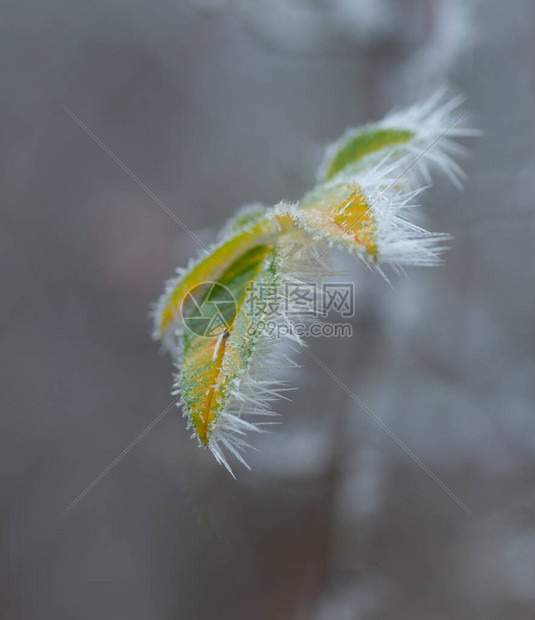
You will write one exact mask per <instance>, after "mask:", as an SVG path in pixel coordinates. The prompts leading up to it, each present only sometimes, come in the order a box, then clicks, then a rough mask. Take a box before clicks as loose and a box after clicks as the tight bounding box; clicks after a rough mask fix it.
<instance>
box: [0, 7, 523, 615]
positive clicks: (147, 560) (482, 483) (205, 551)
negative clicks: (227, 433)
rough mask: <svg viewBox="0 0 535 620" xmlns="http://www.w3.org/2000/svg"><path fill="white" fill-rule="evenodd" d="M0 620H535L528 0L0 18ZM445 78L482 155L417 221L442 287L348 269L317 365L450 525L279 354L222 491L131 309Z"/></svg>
mask: <svg viewBox="0 0 535 620" xmlns="http://www.w3.org/2000/svg"><path fill="white" fill-rule="evenodd" d="M1 23H2V36H1V38H0V50H1V53H0V65H1V73H0V84H1V92H2V97H1V102H0V106H1V108H0V127H1V140H2V149H1V158H2V166H1V172H0V173H1V175H2V187H3V197H2V207H1V220H0V264H1V271H2V304H1V306H0V312H1V317H2V320H1V332H0V343H1V353H2V364H1V368H2V371H1V373H0V387H1V394H2V425H3V428H2V434H1V436H2V444H3V446H2V449H1V450H0V458H1V476H2V507H1V525H2V527H1V545H2V553H1V574H0V583H1V587H2V591H1V597H0V608H1V617H2V618H6V619H11V618H23V619H26V618H39V619H47V618H54V619H55V620H57V619H64V618H65V619H70V618H77V619H85V618H87V619H94V618H110V619H112V618H113V619H122V618H125V619H127V618H128V619H129V620H137V619H147V618H151V619H155V620H160V619H180V620H193V619H201V620H205V619H206V620H211V619H224V620H227V619H229V620H230V619H232V620H242V619H243V620H249V619H251V618H255V619H261V620H263V619H266V620H267V619H269V620H272V619H277V620H279V619H281V620H282V619H292V620H293V619H297V620H308V619H312V620H331V619H333V620H353V619H364V618H365V619H368V618H370V619H375V618H381V619H392V620H393V619H399V618H411V619H413V618H422V619H426V620H427V619H429V618H433V619H450V618H461V619H473V618H484V619H485V620H493V619H502V618H503V619H524V618H525V619H532V618H533V617H535V491H534V476H535V408H534V403H535V357H534V353H535V329H534V327H535V324H534V319H535V286H534V284H535V253H534V251H533V249H534V245H535V243H534V235H535V217H534V216H535V209H534V205H533V195H534V193H535V152H534V148H533V145H534V134H535V67H534V62H535V37H534V34H533V33H534V31H535V3H533V2H531V1H529V0H510V1H509V2H503V1H502V0H485V1H483V2H479V3H478V2H472V3H466V2H462V1H454V0H441V1H435V2H431V1H430V0H405V1H401V0H398V1H394V0H323V1H319V0H291V1H290V0H288V1H287V2H282V0H274V1H271V2H267V1H265V0H255V1H253V0H227V1H225V0H220V1H216V0H214V1H212V2H209V1H205V2H200V1H199V2H195V1H193V0H191V1H189V2H184V1H180V0H174V1H173V2H171V1H169V0H153V1H152V2H139V1H136V2H126V1H125V0H114V1H108V2H105V1H103V0H97V1H95V2H91V3H89V2H85V3H82V2H77V1H74V2H72V1H71V2H68V1H67V0H50V1H49V2H46V3H42V2H36V1H35V0H32V1H30V2H25V1H22V2H15V1H14V0H4V2H3V3H2V8H1ZM443 83H448V84H451V85H452V86H453V89H454V90H457V91H461V92H463V93H464V94H465V95H466V97H467V102H468V103H469V104H470V105H471V106H472V109H471V114H472V119H473V121H472V122H473V123H475V124H476V125H477V126H478V127H480V128H482V129H483V130H484V131H485V136H484V137H483V138H480V139H478V140H473V141H472V142H471V144H470V148H471V150H472V159H471V160H470V161H468V162H466V163H465V165H464V166H465V169H466V171H467V173H468V179H467V182H466V184H465V190H464V191H463V192H458V191H457V190H456V189H455V188H453V187H452V186H451V185H449V184H448V183H446V182H444V181H442V180H438V181H437V182H436V184H435V186H434V187H433V188H432V189H431V190H429V192H427V193H426V194H425V195H424V197H423V202H424V204H425V205H426V213H427V222H426V223H427V226H429V228H430V229H431V230H437V231H444V232H451V233H452V234H453V235H454V241H453V242H452V247H451V250H450V251H449V252H448V254H447V255H446V261H445V265H444V266H442V267H439V268H435V269H431V270H426V269H411V270H409V272H408V277H406V278H404V277H394V278H393V288H390V287H388V286H387V285H386V284H385V282H384V281H382V280H381V278H379V277H377V275H374V274H373V273H369V272H366V271H365V270H364V269H363V267H362V266H361V264H360V263H359V262H358V261H356V262H355V261H353V260H349V261H347V260H346V259H342V258H337V259H336V260H338V261H343V265H344V266H345V268H347V270H348V272H349V273H350V274H351V276H350V277H351V278H353V279H354V281H355V285H356V290H357V297H356V303H357V316H356V318H355V319H354V321H353V328H354V336H353V338H351V339H345V340H343V339H324V340H315V341H314V342H310V346H311V351H312V352H313V353H314V354H315V355H317V356H318V357H319V358H320V359H321V360H322V362H323V363H324V364H325V365H327V366H328V367H329V368H330V369H331V370H332V372H333V373H335V374H336V376H338V377H339V378H340V379H341V381H343V382H344V383H345V384H346V385H347V386H348V387H349V388H350V389H351V390H352V391H353V392H354V393H355V394H356V395H357V396H358V397H359V398H360V399H361V400H362V401H363V402H364V403H365V404H366V405H367V406H368V407H369V408H370V409H371V411H372V412H373V413H374V414H375V415H376V416H377V417H378V418H379V419H380V420H382V421H383V422H384V423H385V424H386V425H387V426H388V427H389V428H390V429H391V430H392V432H393V433H395V434H396V436H397V437H398V438H399V439H400V440H401V441H402V442H403V443H404V444H405V445H406V446H407V447H408V448H409V449H410V450H411V451H412V452H413V453H414V454H415V455H416V456H417V457H418V458H419V459H421V460H422V462H423V463H425V465H426V466H427V467H429V468H430V469H431V470H432V471H433V472H434V473H435V474H436V476H438V477H439V478H440V480H441V481H442V482H443V484H445V485H447V487H448V488H449V489H451V491H452V492H453V493H455V495H456V496H457V497H458V498H459V499H461V500H462V502H464V503H465V504H466V505H467V506H468V507H469V508H470V510H471V511H472V516H469V515H468V514H466V513H465V511H463V510H462V508H461V507H460V506H459V505H458V504H457V503H456V502H455V501H454V500H453V499H452V497H450V496H449V495H448V494H447V493H446V492H444V490H443V489H442V488H440V485H438V484H436V483H435V482H434V481H433V480H432V479H430V477H429V476H428V475H426V473H425V472H424V471H423V470H422V469H421V468H420V467H419V466H418V464H417V463H415V461H414V460H413V459H411V458H410V457H409V456H408V455H407V454H406V453H405V452H404V451H403V450H401V449H400V448H399V446H398V445H396V443H395V442H393V441H392V440H391V438H390V437H389V436H388V434H386V433H385V432H384V431H383V430H382V429H381V428H380V427H379V426H378V425H377V424H376V423H375V422H374V421H373V420H372V419H371V418H370V417H369V416H368V414H367V413H366V412H365V411H364V410H363V409H362V408H360V407H358V406H357V405H356V404H355V403H354V402H353V401H352V400H351V399H350V398H349V397H348V395H347V394H345V393H344V392H343V391H342V390H340V388H339V387H338V386H337V385H336V383H335V382H334V381H333V380H332V379H331V378H330V377H329V376H328V375H327V374H325V373H324V372H323V371H322V370H321V369H320V368H319V367H318V366H316V365H315V364H314V362H313V361H312V360H311V359H310V358H308V357H307V356H305V355H303V356H301V358H300V361H301V362H302V363H303V365H304V368H302V369H300V370H298V371H296V372H295V373H293V376H292V377H291V380H292V381H293V382H294V383H295V384H296V385H298V386H299V390H297V391H296V392H295V393H294V394H293V399H294V402H293V403H290V404H288V403H280V404H279V405H278V406H277V409H278V410H279V411H281V412H283V414H284V418H283V419H284V424H283V426H281V427H280V428H279V429H278V430H277V432H276V433H275V434H273V435H270V436H266V437H262V438H259V439H257V440H256V441H255V443H256V446H257V447H258V448H259V450H258V452H255V453H252V454H251V455H250V458H249V461H250V463H251V465H252V466H253V470H252V472H247V471H245V470H244V469H243V468H237V472H238V480H237V481H234V480H232V479H231V478H230V476H229V475H228V474H227V473H226V472H225V470H224V469H223V468H221V467H218V466H217V464H216V463H215V461H214V459H213V458H212V456H211V455H210V454H209V453H208V452H207V451H204V450H199V449H198V448H197V446H196V442H194V441H191V440H190V438H189V432H188V431H186V429H185V423H184V420H183V419H182V418H181V415H180V412H179V411H178V410H177V409H176V408H175V409H173V410H172V411H171V412H170V413H168V414H167V415H166V416H165V417H163V418H162V419H161V421H160V422H159V423H158V424H157V425H155V427H154V428H152V429H151V430H150V432H149V433H147V435H146V436H144V437H143V439H142V440H141V441H139V443H138V444H137V445H136V446H135V448H133V449H132V450H131V451H130V452H128V454H127V455H126V456H125V457H124V458H123V459H122V460H121V461H120V462H119V463H118V464H117V465H116V466H115V467H114V468H113V469H112V470H111V471H109V473H108V474H107V475H106V476H105V477H103V478H102V480H100V481H99V482H98V484H96V485H95V486H94V487H93V488H92V489H91V490H90V492H88V493H87V494H86V495H85V496H84V497H83V499H82V500H81V501H79V502H78V503H77V504H76V506H75V507H74V508H73V509H72V510H70V512H69V513H68V514H67V515H66V516H64V517H60V514H61V512H62V511H63V510H64V508H65V507H66V506H68V505H69V503H70V502H72V501H73V500H74V499H75V498H76V497H77V496H78V495H79V494H80V493H81V492H82V491H83V490H84V489H85V488H86V487H87V486H88V485H89V484H90V483H91V482H92V481H93V480H94V479H95V478H96V477H97V476H98V474H99V473H100V472H101V471H102V470H103V469H104V468H105V467H106V466H107V465H108V464H109V463H111V462H112V461H113V460H114V459H115V458H116V457H117V456H118V455H119V454H120V453H121V451H122V450H124V449H125V447H126V446H128V445H129V444H130V442H131V441H132V440H133V439H134V438H136V436H137V435H138V434H139V433H140V432H141V431H142V430H143V429H144V428H145V427H147V425H149V424H150V423H151V422H152V421H153V420H154V419H155V418H156V417H157V416H158V414H160V412H162V411H163V410H164V409H165V408H166V407H167V405H168V404H169V403H170V402H171V396H170V384H171V363H170V360H169V359H168V358H166V357H164V356H162V355H161V354H160V353H159V351H158V346H157V345H156V344H155V343H153V342H151V340H150V328H151V326H150V321H149V319H148V311H149V307H150V303H151V302H152V301H154V300H156V299H157V297H158V295H159V294H160V292H161V290H162V284H163V281H164V280H165V279H166V278H168V277H169V276H170V275H171V274H172V273H173V270H174V268H175V267H176V266H178V265H184V264H185V263H186V261H187V260H188V258H189V257H190V256H192V255H194V254H195V253H196V252H197V249H198V248H197V247H196V245H195V243H194V241H192V239H191V238H190V237H189V236H188V235H187V234H185V233H184V231H183V230H181V229H180V227H179V226H177V225H176V224H175V223H174V222H173V221H172V220H171V219H170V218H169V217H168V216H167V215H166V214H165V213H164V212H163V211H162V210H161V209H160V207H159V206H158V205H156V204H155V203H154V201H153V200H151V198H150V197H149V196H148V195H147V194H146V193H145V192H144V191H142V190H141V189H140V188H139V187H138V186H137V185H136V184H135V183H134V182H133V181H132V179H131V178H129V177H128V175H127V174H125V172H124V171H123V170H121V168H120V167H119V166H118V165H117V164H116V163H114V161H112V159H111V158H110V157H109V156H108V155H107V154H106V153H105V152H104V151H103V150H102V149H101V148H100V147H99V146H98V145H97V144H96V143H95V142H94V141H93V140H92V139H91V138H89V137H88V135H86V134H85V133H84V132H83V131H82V130H81V129H80V127H79V126H77V125H76V123H75V122H73V120H72V119H71V118H70V117H69V116H68V114H67V113H66V112H65V111H64V110H63V108H62V106H67V107H68V108H69V109H70V110H71V111H72V112H73V113H74V114H75V115H76V116H77V117H78V118H80V119H81V121H83V122H84V123H85V124H86V125H87V126H88V127H89V128H90V129H91V130H92V131H93V132H94V133H95V135H96V136H98V138H99V139H100V140H101V141H102V142H103V143H104V144H105V145H106V146H107V147H108V148H109V149H111V151H112V152H113V153H114V154H115V155H116V156H117V157H118V158H119V159H120V160H121V161H122V162H124V164H125V165H126V166H128V167H129V168H130V169H131V170H132V171H133V172H134V173H135V174H136V175H138V176H139V178H140V179H141V180H142V181H143V182H144V183H145V184H146V185H147V186H148V187H149V188H150V189H151V190H152V191H153V192H154V193H155V194H156V195H157V196H158V197H159V199H161V200H162V201H163V202H164V203H165V205H167V207H168V208H169V209H170V210H171V211H173V212H174V213H175V214H176V215H177V216H178V217H179V218H181V220H182V221H183V222H184V223H185V224H186V225H187V226H188V227H190V228H191V229H192V230H194V231H195V233H196V234H197V235H198V236H199V237H200V238H201V239H202V240H203V241H204V242H205V243H209V242H210V241H211V240H212V239H213V238H214V235H215V233H216V231H217V229H218V228H220V227H221V226H222V225H223V223H224V222H225V220H226V219H227V217H228V216H229V215H230V214H231V213H232V212H233V210H234V209H235V208H236V207H238V206H239V205H240V204H242V203H245V202H251V201H256V200H259V201H262V202H265V203H267V204H272V203H275V202H277V201H279V200H280V199H282V198H285V199H292V200H295V199H297V198H298V197H299V196H300V195H301V194H302V193H303V192H304V191H305V190H306V189H308V188H310V187H311V186H312V184H313V183H314V175H315V169H316V167H317V165H318V163H319V161H320V159H321V155H322V148H323V145H324V144H325V143H327V142H329V141H331V140H333V139H335V138H336V137H338V135H339V134H340V133H341V132H342V131H343V130H344V129H345V128H346V127H347V126H351V125H357V124H360V123H363V122H366V121H368V120H371V119H376V118H380V117H381V116H382V115H383V114H384V113H386V112H387V111H389V109H390V108H391V107H393V106H395V105H406V104H410V103H412V102H414V101H418V100H419V99H421V98H422V97H425V96H427V95H428V94H430V93H431V92H432V91H433V90H434V89H435V87H436V86H438V85H440V84H443Z"/></svg>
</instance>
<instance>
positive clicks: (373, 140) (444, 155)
mask: <svg viewBox="0 0 535 620" xmlns="http://www.w3.org/2000/svg"><path fill="white" fill-rule="evenodd" d="M463 101H464V99H463V97H460V96H459V97H454V98H451V99H450V98H448V97H447V94H446V90H445V89H441V90H439V91H437V92H436V93H435V94H434V95H433V96H431V97H429V99H427V101H424V102H423V103H420V104H418V105H414V106H412V107H410V108H406V109H405V110H400V111H394V112H391V113H390V114H388V115H387V116H385V118H383V119H382V120H380V121H378V122H377V123H370V124H368V125H365V126H363V127H357V128H356V129H349V130H347V131H346V132H345V134H344V135H343V136H342V137H341V138H339V139H338V140H336V141H335V142H334V143H332V144H331V145H329V146H328V147H327V149H326V152H325V158H324V160H323V163H322V164H321V166H320V169H319V172H318V177H319V179H320V180H328V179H331V178H334V177H336V176H337V175H339V174H340V173H344V172H345V173H348V172H349V173H358V172H362V171H364V172H365V171H367V170H369V169H370V168H371V167H373V166H376V165H377V164H378V163H380V162H381V161H384V160H385V159H386V160H388V161H389V162H398V164H399V171H398V172H399V175H402V178H400V179H399V181H400V182H402V183H403V185H404V186H405V187H407V188H410V187H415V186H417V185H418V184H419V183H421V181H422V180H424V181H425V182H426V183H428V182H429V180H430V173H431V172H432V171H433V170H434V169H436V170H440V171H441V172H443V173H444V174H446V175H447V176H448V177H449V178H450V179H451V181H452V182H453V183H454V184H455V185H456V186H460V184H461V181H462V179H464V172H463V170H462V169H461V168H460V166H459V165H458V164H457V163H456V161H455V158H456V157H465V156H466V155H467V151H466V149H464V148H463V147H462V146H460V145H459V144H457V143H456V142H455V138H459V137H462V136H477V135H480V132H478V131H476V130H474V129H468V128H467V127H466V126H465V121H466V109H465V110H462V109H461V105H462V103H463ZM399 175H398V176H399Z"/></svg>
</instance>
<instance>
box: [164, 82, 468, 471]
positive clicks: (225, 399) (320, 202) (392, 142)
mask: <svg viewBox="0 0 535 620" xmlns="http://www.w3.org/2000/svg"><path fill="white" fill-rule="evenodd" d="M461 101H462V100H461V99H460V98H456V99H453V100H451V101H446V102H444V93H443V92H439V93H437V94H436V95H435V96H433V97H431V98H430V99H429V100H428V101H426V102H425V103H423V104H421V105H418V106H413V107H412V108H409V109H407V110H404V111H401V112H395V113H392V114H390V115H388V116H387V117H386V118H385V119H383V120H382V121H379V122H378V123H375V124H372V125H367V126H365V127H363V128H360V129H355V130H351V131H349V132H347V133H346V134H345V135H344V136H342V138H340V140H338V141H337V142H335V143H334V145H331V147H329V148H328V149H327V155H326V158H325V161H324V164H323V166H322V173H321V175H320V183H319V185H318V186H317V187H316V188H314V189H313V190H312V191H311V192H309V193H308V194H306V195H305V196H304V197H303V199H302V200H301V201H299V202H298V203H295V204H288V203H284V202H282V203H280V204H278V205H276V206H275V207H273V208H266V207H264V206H262V205H259V204H255V205H249V206H247V207H245V208H242V209H241V210H239V211H238V212H237V214H236V215H235V217H234V218H232V219H231V220H230V221H229V223H228V224H227V226H226V227H225V228H224V229H223V231H222V232H221V234H220V236H219V241H218V242H217V243H216V244H215V245H213V246H212V247H211V248H210V249H209V251H208V252H207V253H205V254H203V255H202V256H201V257H200V258H198V259H197V260H196V261H192V262H191V263H190V264H189V265H188V267H187V268H186V269H185V270H181V271H179V272H178V275H177V276H176V277H175V278H173V279H172V280H170V281H169V282H168V284H167V287H166V290H165V292H164V294H163V295H162V297H161V298H160V301H159V303H158V305H157V308H156V311H155V313H154V319H155V321H154V323H155V325H154V334H155V336H156V338H157V339H160V340H162V341H163V342H164V343H165V344H166V345H167V348H168V349H169V350H170V352H171V353H172V355H173V356H174V358H175V360H176V365H177V368H178V373H177V376H176V380H175V389H176V390H177V391H178V392H180V394H181V404H182V407H183V410H184V415H185V416H186V417H187V419H188V424H189V426H190V427H192V428H193V432H194V436H196V437H197V439H198V440H199V442H200V444H202V445H204V446H207V447H208V448H209V449H210V450H211V451H212V452H213V454H214V456H215V457H216V459H217V460H218V462H220V463H223V464H224V465H225V466H226V467H227V469H229V471H231V469H230V466H229V464H228V462H227V457H226V454H225V453H226V452H230V453H231V454H233V455H234V456H235V457H236V458H237V459H238V460H240V461H242V462H243V463H245V461H244V460H243V456H242V452H243V449H244V448H245V447H246V446H247V444H246V443H245V441H244V439H243V435H244V434H245V432H246V431H250V430H258V429H259V425H258V424H253V423H252V422H251V421H249V416H251V415H252V416H256V415H259V414H261V415H273V414H272V412H271V411H270V404H271V401H272V400H273V399H274V398H276V397H277V396H278V395H279V394H278V392H279V390H280V387H276V384H275V383H274V382H273V381H272V379H271V378H270V376H265V375H263V370H264V368H265V367H266V366H267V364H268V363H271V364H273V365H274V366H277V364H278V362H280V359H282V358H283V355H282V353H281V350H280V347H279V343H278V342H277V341H278V340H279V338H278V334H279V333H284V337H285V338H290V339H291V340H293V341H294V342H295V343H297V344H299V343H301V338H300V337H298V336H296V335H295V332H292V329H291V328H292V326H293V321H294V320H296V319H299V320H303V314H299V312H300V311H301V312H302V311H303V308H302V306H301V305H299V306H297V305H296V307H294V308H292V307H291V303H290V300H289V299H288V297H289V296H288V295H286V294H285V293H284V292H283V291H285V290H286V285H292V287H294V288H295V287H296V286H300V285H303V284H306V285H310V283H311V282H312V283H316V284H317V282H318V281H321V280H322V279H323V278H324V277H325V276H326V275H328V274H329V272H328V270H326V268H325V267H324V266H323V264H322V260H323V259H322V257H323V256H324V254H325V253H326V252H327V251H329V250H330V249H331V248H332V247H334V246H336V247H339V248H341V249H345V250H347V251H349V252H351V253H353V254H356V255H357V256H359V257H360V258H362V259H363V260H364V261H365V262H366V263H367V264H371V265H373V266H374V267H375V268H376V269H377V270H378V271H379V272H380V273H381V274H382V275H383V276H384V275H385V274H384V272H383V271H382V266H383V265H384V264H389V265H390V266H391V267H393V268H394V269H397V268H398V267H402V266H404V265H434V264H436V263H437V262H438V261H439V259H440V254H441V252H442V251H443V250H444V249H445V244H446V242H447V241H448V239H449V237H448V235H443V234H434V233H430V232H428V231H426V230H424V229H423V228H421V227H420V226H419V225H417V224H416V223H415V222H414V220H413V218H412V217H410V216H411V212H412V211H413V210H414V207H416V206H417V205H415V202H414V201H415V199H416V198H417V197H418V195H419V194H420V192H421V191H422V189H423V187H422V185H423V182H422V181H423V180H424V179H428V178H429V174H430V172H431V171H432V170H433V169H438V170H442V171H443V172H444V173H446V174H447V175H448V176H449V177H450V178H451V179H452V181H454V182H455V183H456V184H458V183H459V180H460V179H461V178H462V171H461V169H460V168H459V166H458V165H457V164H456V163H455V161H454V157H455V156H459V155H463V154H464V150H463V149H462V148H461V147H460V146H458V145H457V144H456V143H455V142H454V138H456V137H459V136H468V135H476V133H477V132H474V131H472V130H468V129H466V128H464V127H462V126H460V124H459V122H458V121H460V118H461V116H463V114H462V113H460V111H459V105H460V103H461ZM385 277H386V276H385ZM255 287H256V292H255V293H254V294H255V295H256V303H251V302H253V301H254V300H253V289H255ZM258 290H261V291H263V292H261V293H260V295H258ZM273 291H276V293H275V301H277V300H278V301H279V302H281V305H282V306H283V307H284V308H286V310H285V312H282V313H280V314H278V315H277V316H275V317H272V316H270V324H271V325H272V326H273V328H272V330H271V333H266V331H265V329H263V328H264V327H265V326H266V324H267V322H266V317H267V314H266V313H267V312H268V308H269V304H264V305H263V304H262V302H263V301H267V300H268V298H267V296H269V295H270V292H271V293H272V292H273ZM259 302H260V303H259ZM296 304H297V302H296ZM305 314H306V313H305ZM291 317H293V318H291ZM279 327H280V328H284V329H281V330H280V332H279V330H278V328H279ZM284 359H285V360H286V362H289V361H290V360H289V359H288V358H287V356H286V357H284Z"/></svg>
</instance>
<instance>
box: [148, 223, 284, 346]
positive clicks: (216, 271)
mask: <svg viewBox="0 0 535 620" xmlns="http://www.w3.org/2000/svg"><path fill="white" fill-rule="evenodd" d="M277 230H278V228H277V223H276V222H274V221H273V220H272V218H270V217H259V216H258V214H257V213H255V216H254V217H251V218H248V219H247V221H244V222H242V224H241V225H239V226H238V225H237V226H235V228H234V229H233V230H231V231H229V232H228V233H227V234H226V235H225V236H224V237H223V239H221V240H220V241H219V243H217V244H215V245H213V246H212V247H210V248H209V252H208V253H204V254H203V255H202V256H201V257H200V258H199V259H197V260H195V261H192V262H191V263H190V264H189V265H188V267H187V268H186V269H180V270H178V271H177V276H176V277H174V278H172V279H171V280H169V281H168V282H167V284H166V287H165V292H164V294H163V295H162V296H161V298H160V299H159V301H158V303H157V305H156V309H155V311H154V337H155V338H156V339H159V340H162V341H164V342H165V343H166V344H167V345H168V346H169V347H174V346H175V344H174V340H175V339H174V333H175V331H176V330H177V328H179V327H180V326H181V324H182V315H183V311H184V303H185V301H186V299H187V298H188V295H189V293H190V292H191V291H192V290H193V289H195V287H197V286H199V285H200V284H202V283H204V282H217V281H219V279H220V278H221V277H222V274H223V273H224V272H225V271H226V270H227V269H228V268H229V267H230V265H231V264H232V263H233V262H234V261H235V260H236V259H237V258H239V257H240V256H242V255H243V254H244V253H246V252H247V251H249V250H250V249H251V248H252V247H254V246H257V245H259V244H262V243H263V242H270V241H272V240H273V238H274V236H275V235H276V234H277Z"/></svg>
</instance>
